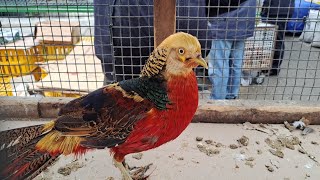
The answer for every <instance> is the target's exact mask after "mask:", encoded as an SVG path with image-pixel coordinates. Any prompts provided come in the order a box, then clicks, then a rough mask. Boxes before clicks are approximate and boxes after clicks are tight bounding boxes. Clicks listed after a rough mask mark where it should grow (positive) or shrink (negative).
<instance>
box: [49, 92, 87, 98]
mask: <svg viewBox="0 0 320 180" xmlns="http://www.w3.org/2000/svg"><path fill="white" fill-rule="evenodd" d="M43 95H44V96H45V97H74V98H79V97H81V96H82V94H79V93H70V92H63V91H43Z"/></svg>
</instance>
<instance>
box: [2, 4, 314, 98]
mask: <svg viewBox="0 0 320 180" xmlns="http://www.w3.org/2000/svg"><path fill="white" fill-rule="evenodd" d="M208 2H209V1H197V2H191V1H178V2H177V4H176V5H177V6H176V12H177V13H176V27H177V31H184V32H188V33H191V34H193V35H195V36H197V37H198V39H199V40H200V43H201V45H202V50H203V52H202V55H203V56H204V57H205V58H206V59H207V60H208V61H209V64H210V62H215V61H216V60H217V59H215V58H211V59H210V56H209V54H210V52H212V51H211V50H212V44H213V43H215V42H216V40H217V39H216V38H217V36H216V35H217V34H218V35H221V34H222V33H221V32H222V31H223V32H231V31H228V30H226V29H221V27H222V26H221V24H222V23H225V24H232V23H234V19H237V21H238V25H237V26H235V28H233V31H234V32H235V33H237V32H241V31H243V29H242V30H241V26H240V25H241V24H246V23H248V22H249V21H250V22H251V21H252V20H253V21H254V22H255V26H254V28H253V31H254V32H253V35H252V36H250V37H247V38H245V39H244V40H245V48H244V52H243V58H242V59H243V63H242V66H241V68H242V69H241V75H240V76H239V77H237V78H239V79H240V80H239V85H240V87H239V92H238V96H237V97H236V98H240V99H268V100H307V101H319V100H320V78H319V73H320V65H319V56H320V50H319V47H317V44H319V43H318V42H319V41H320V39H317V37H319V33H320V29H319V26H318V25H317V24H318V22H319V19H320V18H319V15H318V14H317V12H318V11H319V10H318V9H320V5H319V4H316V3H313V2H305V1H300V0H296V1H288V2H290V3H291V4H290V3H289V4H288V5H286V6H287V7H281V8H282V10H286V11H288V12H290V13H289V14H290V15H288V14H287V15H286V16H273V17H272V18H271V16H269V15H270V14H272V12H274V11H273V9H277V8H278V9H279V7H274V6H272V5H271V4H266V3H265V2H266V1H263V0H259V1H253V0H247V1H239V2H240V3H238V4H236V5H231V4H229V5H227V6H225V5H223V4H219V5H218V6H210V4H208ZM243 2H251V3H252V4H243ZM220 3H222V1H221V2H220ZM0 5H1V6H0V15H1V17H0V22H1V28H0V44H1V45H0V46H1V47H0V95H1V96H51V97H79V96H81V95H84V94H87V93H88V92H91V91H93V90H95V89H97V88H99V87H101V86H103V85H104V84H107V83H111V82H113V81H121V80H123V79H129V78H134V77H137V76H139V73H140V70H141V69H142V67H143V65H144V63H145V61H146V60H147V58H148V56H149V54H150V53H151V51H152V50H153V48H154V43H153V42H154V30H153V25H154V23H153V18H154V14H153V2H152V1H147V0H142V1H137V0H125V1H118V0H116V1H104V0H95V1H93V0H52V1H40V0H25V1H20V0H4V1H1V2H0ZM210 8H211V10H212V9H215V10H214V13H213V14H215V15H212V13H211V15H210V14H209V13H206V12H210V11H211V10H210ZM241 8H248V9H250V12H251V11H255V13H254V16H250V17H249V16H248V15H247V14H245V15H239V13H240V12H241ZM238 10H239V11H238ZM220 11H221V12H220ZM230 12H238V15H235V16H234V17H230V16H226V15H225V14H228V13H230ZM310 12H311V13H310ZM263 13H265V14H263ZM309 13H310V16H309ZM214 22H219V23H220V24H218V25H217V26H216V27H218V28H216V29H214V28H213V26H214V25H213V26H212V24H214ZM239 22H241V23H239ZM210 24H211V26H210ZM226 27H227V26H226ZM312 27H313V28H312ZM219 28H220V29H219ZM244 31H249V30H248V29H244ZM300 34H301V36H300ZM279 37H280V39H279ZM307 37H308V38H307ZM306 39H308V40H306ZM310 39H312V40H310ZM220 40H223V41H226V40H228V41H233V40H239V39H228V38H227V36H226V37H225V38H224V39H220ZM279 44H280V45H279ZM276 56H277V57H280V59H281V60H279V59H277V58H275V57H276ZM275 59H276V60H275ZM225 61H226V62H227V60H225ZM280 62H282V64H280ZM276 63H278V65H277V64H276ZM230 67H231V68H233V67H232V66H230ZM210 69H211V70H212V71H211V70H210ZM216 70H217V67H212V66H211V67H210V68H209V71H206V70H203V69H200V68H199V69H196V70H195V72H196V74H197V78H198V84H199V90H200V91H199V93H200V95H201V97H202V98H211V95H212V93H213V89H214V88H217V87H215V86H213V84H214V79H215V77H217V75H216V74H214V73H215V71H216ZM272 70H276V74H275V75H271V74H270V72H271V71H272ZM225 77H229V75H227V74H224V75H223V78H225ZM259 78H260V80H259ZM261 79H263V81H261Z"/></svg>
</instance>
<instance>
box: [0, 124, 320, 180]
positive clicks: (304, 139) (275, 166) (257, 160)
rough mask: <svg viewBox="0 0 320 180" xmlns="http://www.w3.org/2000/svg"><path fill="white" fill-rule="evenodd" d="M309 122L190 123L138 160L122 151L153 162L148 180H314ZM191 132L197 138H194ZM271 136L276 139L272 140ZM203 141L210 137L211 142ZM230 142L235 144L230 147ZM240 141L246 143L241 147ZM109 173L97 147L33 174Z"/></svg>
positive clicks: (42, 179)
mask: <svg viewBox="0 0 320 180" xmlns="http://www.w3.org/2000/svg"><path fill="white" fill-rule="evenodd" d="M0 123H1V126H0V127H1V128H0V130H4V129H9V128H14V127H20V126H26V125H31V124H37V123H42V122H41V121H12V120H11V121H5V120H3V121H1V122H0ZM310 127H311V128H313V129H314V130H315V131H314V132H313V133H310V134H307V135H305V136H302V135H301V131H300V130H294V131H293V132H289V131H288V130H287V129H286V128H285V127H284V126H283V125H252V124H202V123H199V124H195V123H194V124H191V125H190V126H189V127H188V128H187V129H186V131H185V132H184V133H183V134H182V135H181V136H180V137H178V138H177V139H176V140H175V141H173V142H170V143H167V144H165V145H163V146H161V147H159V148H157V149H154V150H150V151H147V152H143V154H142V158H141V159H140V160H138V159H135V158H133V155H128V156H127V162H128V164H129V165H131V166H143V165H147V164H149V163H153V165H152V166H151V167H150V169H149V170H148V171H147V173H146V175H150V178H149V179H151V180H163V179H166V180H173V179H175V180H180V179H181V180H186V179H198V180H200V179H201V180H202V179H203V180H206V179H221V180H224V179H226V180H227V179H264V180H268V179H286V180H289V179H290V180H301V179H310V180H311V179H314V180H316V179H319V177H320V164H319V163H318V161H320V153H319V152H320V145H319V144H320V138H319V137H320V136H319V135H320V126H310ZM242 136H246V137H248V141H246V138H243V139H242V140H244V141H241V142H242V144H241V143H240V142H238V141H237V140H238V139H240V138H241V137H242ZM197 137H198V138H199V139H201V138H203V140H202V141H197V140H196V138H197ZM200 137H201V138H200ZM293 137H297V138H298V139H299V140H300V141H301V144H300V145H295V143H296V142H294V140H296V139H297V138H293ZM267 138H269V140H270V142H271V143H273V144H270V143H269V144H270V145H271V146H273V147H274V148H276V149H277V148H278V149H279V151H281V152H282V153H283V158H280V157H278V156H275V155H273V154H271V153H270V149H272V148H271V147H270V146H269V145H268V144H267V143H266V142H268V140H266V139H267ZM199 139H198V140H199ZM277 139H278V140H279V141H274V140H277ZM206 140H211V141H212V143H211V142H209V141H206ZM281 142H282V143H281ZM207 143H209V144H207ZM210 143H211V144H210ZM286 143H287V144H286ZM231 144H234V145H233V146H235V147H237V148H236V149H231V148H230V145H231ZM246 144H248V145H247V146H245V145H246ZM290 144H291V145H290ZM282 146H287V147H282ZM290 148H293V149H290ZM301 148H303V149H304V150H305V154H303V153H301V152H299V149H300V151H302V150H301ZM274 150H275V149H274ZM279 151H278V154H279ZM280 156H281V153H280ZM268 167H269V170H268ZM68 170H69V171H68ZM272 170H273V172H271V171H272ZM63 174H64V175H63ZM67 174H69V175H67ZM111 177H112V178H114V179H121V176H120V173H119V171H118V170H117V169H116V168H115V167H114V166H113V164H112V159H111V157H110V155H109V152H108V151H107V150H97V151H93V152H90V153H88V154H87V155H85V156H84V157H82V158H80V159H76V158H75V157H73V156H67V157H65V156H61V157H60V159H59V160H58V161H57V162H56V163H55V164H54V165H53V166H51V167H50V168H49V169H48V170H46V171H45V172H43V173H42V174H40V175H39V176H38V177H37V178H36V179H37V180H53V179H61V180H64V179H65V180H69V179H77V180H78V179H79V180H87V179H88V180H89V179H98V180H100V179H108V178H109V179H112V178H111Z"/></svg>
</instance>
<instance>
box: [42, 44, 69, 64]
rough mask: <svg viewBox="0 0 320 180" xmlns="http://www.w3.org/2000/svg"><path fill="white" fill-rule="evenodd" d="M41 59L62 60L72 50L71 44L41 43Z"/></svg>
mask: <svg viewBox="0 0 320 180" xmlns="http://www.w3.org/2000/svg"><path fill="white" fill-rule="evenodd" d="M40 48H42V49H43V59H44V60H46V61H53V60H64V59H65V58H66V56H67V55H68V54H69V53H70V52H71V51H72V50H73V48H74V46H73V45H54V44H42V45H40Z"/></svg>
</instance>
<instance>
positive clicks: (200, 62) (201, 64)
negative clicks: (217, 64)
mask: <svg viewBox="0 0 320 180" xmlns="http://www.w3.org/2000/svg"><path fill="white" fill-rule="evenodd" d="M194 62H195V63H197V64H198V65H199V66H202V67H204V68H206V69H208V64H207V62H206V61H205V60H204V59H203V58H202V57H201V56H198V57H197V58H195V59H194Z"/></svg>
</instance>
